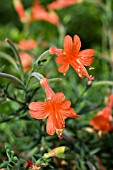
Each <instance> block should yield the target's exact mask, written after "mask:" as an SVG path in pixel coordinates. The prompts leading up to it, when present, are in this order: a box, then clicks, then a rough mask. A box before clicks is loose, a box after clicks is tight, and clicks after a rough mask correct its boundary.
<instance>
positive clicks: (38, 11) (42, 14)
mask: <svg viewBox="0 0 113 170" xmlns="http://www.w3.org/2000/svg"><path fill="white" fill-rule="evenodd" d="M35 20H43V21H47V22H50V23H52V24H54V25H58V24H59V17H58V15H57V14H56V13H55V12H53V11H52V12H51V13H49V12H48V11H46V10H45V8H44V7H43V6H41V5H40V4H39V2H38V1H34V3H33V6H32V13H31V22H32V21H35Z"/></svg>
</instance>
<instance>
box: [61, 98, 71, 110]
mask: <svg viewBox="0 0 113 170" xmlns="http://www.w3.org/2000/svg"><path fill="white" fill-rule="evenodd" d="M70 106H71V102H70V100H65V101H63V102H62V105H61V109H69V108H70Z"/></svg>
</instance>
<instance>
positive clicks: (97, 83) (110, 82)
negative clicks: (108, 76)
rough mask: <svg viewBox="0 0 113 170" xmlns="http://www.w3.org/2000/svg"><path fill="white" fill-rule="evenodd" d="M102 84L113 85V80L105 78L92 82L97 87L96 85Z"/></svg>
mask: <svg viewBox="0 0 113 170" xmlns="http://www.w3.org/2000/svg"><path fill="white" fill-rule="evenodd" d="M101 85H106V86H107V85H109V86H113V81H109V80H105V81H104V80H103V81H98V82H94V83H92V86H91V87H96V86H101Z"/></svg>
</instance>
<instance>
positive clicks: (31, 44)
mask: <svg viewBox="0 0 113 170" xmlns="http://www.w3.org/2000/svg"><path fill="white" fill-rule="evenodd" d="M19 47H20V48H21V49H23V50H32V49H34V48H36V47H37V42H36V41H34V40H32V39H29V40H21V41H20V42H19Z"/></svg>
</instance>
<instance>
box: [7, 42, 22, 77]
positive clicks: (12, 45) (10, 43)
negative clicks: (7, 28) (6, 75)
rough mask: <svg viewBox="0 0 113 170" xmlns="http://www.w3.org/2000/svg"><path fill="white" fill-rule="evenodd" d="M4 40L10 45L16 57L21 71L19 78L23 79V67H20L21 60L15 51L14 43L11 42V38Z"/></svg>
mask: <svg viewBox="0 0 113 170" xmlns="http://www.w3.org/2000/svg"><path fill="white" fill-rule="evenodd" d="M6 42H7V43H8V44H9V45H10V47H11V49H12V51H13V52H14V54H15V57H16V59H17V60H18V62H19V65H20V71H21V78H22V80H24V77H23V75H24V71H23V67H22V63H21V60H20V56H19V54H18V51H17V49H16V47H15V45H14V44H13V42H12V41H11V40H9V39H6Z"/></svg>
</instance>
